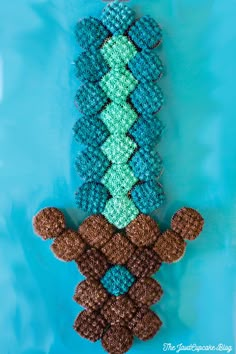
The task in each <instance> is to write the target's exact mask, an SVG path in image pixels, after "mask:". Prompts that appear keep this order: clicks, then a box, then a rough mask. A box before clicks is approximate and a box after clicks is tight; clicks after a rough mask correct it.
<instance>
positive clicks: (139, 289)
mask: <svg viewBox="0 0 236 354" xmlns="http://www.w3.org/2000/svg"><path fill="white" fill-rule="evenodd" d="M162 294H163V291H162V288H161V286H160V284H159V283H158V282H157V281H156V280H155V279H153V278H140V279H138V280H137V281H136V283H134V285H133V286H132V287H131V288H130V290H129V296H130V298H131V299H132V300H133V301H134V302H135V303H136V305H137V306H141V307H142V306H151V305H153V304H155V303H156V302H157V301H159V300H160V298H161V296H162Z"/></svg>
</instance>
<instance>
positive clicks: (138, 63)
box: [128, 50, 163, 81]
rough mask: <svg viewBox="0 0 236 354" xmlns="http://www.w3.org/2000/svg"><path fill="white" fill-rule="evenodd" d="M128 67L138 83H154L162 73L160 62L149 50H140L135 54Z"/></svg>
mask: <svg viewBox="0 0 236 354" xmlns="http://www.w3.org/2000/svg"><path fill="white" fill-rule="evenodd" d="M128 66H129V68H130V70H131V71H132V74H133V75H134V77H135V78H136V79H137V80H139V81H156V80H158V79H159V77H160V76H161V74H162V73H163V65H162V62H161V60H160V59H159V57H158V56H157V55H156V53H153V51H151V50H142V51H141V52H139V53H137V54H136V55H135V57H134V58H133V59H132V60H131V61H130V62H129V64H128Z"/></svg>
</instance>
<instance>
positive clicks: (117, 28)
mask: <svg viewBox="0 0 236 354" xmlns="http://www.w3.org/2000/svg"><path fill="white" fill-rule="evenodd" d="M134 19H135V12H134V10H132V9H130V8H129V7H128V6H126V5H125V4H124V3H122V2H118V1H115V2H112V3H110V4H109V5H107V6H106V7H105V9H104V11H103V14H102V23H103V25H104V26H105V27H106V28H108V29H109V31H110V32H111V33H113V34H116V35H117V34H123V33H124V32H125V31H126V30H127V29H128V27H129V26H130V25H131V24H132V23H133V22H134Z"/></svg>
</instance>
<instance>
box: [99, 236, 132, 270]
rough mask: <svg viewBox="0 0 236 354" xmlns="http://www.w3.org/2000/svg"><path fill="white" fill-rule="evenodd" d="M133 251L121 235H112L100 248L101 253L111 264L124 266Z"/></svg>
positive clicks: (128, 242) (129, 243)
mask: <svg viewBox="0 0 236 354" xmlns="http://www.w3.org/2000/svg"><path fill="white" fill-rule="evenodd" d="M134 251H135V248H134V246H133V245H132V244H131V242H130V241H129V240H128V239H127V238H126V237H125V236H123V235H121V234H116V235H114V236H113V237H112V238H111V239H110V241H109V242H107V243H106V244H105V246H104V247H103V248H102V252H103V253H104V254H105V255H106V257H107V259H108V261H109V262H110V263H112V264H125V263H126V262H127V261H128V259H129V258H130V257H131V256H132V254H133V253H134Z"/></svg>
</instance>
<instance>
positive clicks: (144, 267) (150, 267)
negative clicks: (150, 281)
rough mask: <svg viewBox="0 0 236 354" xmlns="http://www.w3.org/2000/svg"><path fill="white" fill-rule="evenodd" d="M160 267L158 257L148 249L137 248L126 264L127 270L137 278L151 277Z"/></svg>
mask: <svg viewBox="0 0 236 354" xmlns="http://www.w3.org/2000/svg"><path fill="white" fill-rule="evenodd" d="M160 266H161V262H160V259H159V257H158V255H157V254H156V252H155V251H153V250H152V249H149V248H138V249H137V250H136V251H135V252H134V254H133V255H132V256H131V258H130V259H129V261H128V263H127V268H128V269H129V270H130V271H131V273H132V274H133V275H135V276H136V277H138V278H140V277H149V276H151V275H152V274H154V273H155V272H157V270H158V269H159V268H160Z"/></svg>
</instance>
